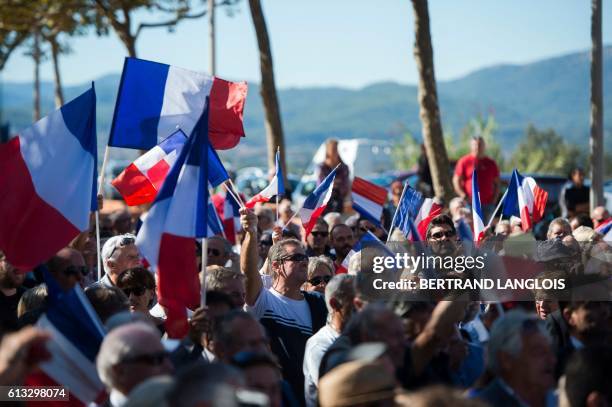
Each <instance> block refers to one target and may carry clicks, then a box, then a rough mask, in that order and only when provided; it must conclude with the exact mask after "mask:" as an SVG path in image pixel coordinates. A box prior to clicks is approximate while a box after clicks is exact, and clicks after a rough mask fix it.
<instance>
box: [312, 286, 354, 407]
mask: <svg viewBox="0 0 612 407" xmlns="http://www.w3.org/2000/svg"><path fill="white" fill-rule="evenodd" d="M354 298H355V282H354V276H350V275H348V274H338V275H337V276H335V277H334V278H332V279H331V281H330V282H329V283H327V286H326V287H325V305H326V306H327V311H328V313H329V314H328V318H327V324H326V325H325V326H324V327H323V328H321V329H319V331H318V332H317V333H316V334H314V335H313V336H311V337H310V339H308V341H307V342H306V352H305V353H304V367H303V370H304V397H305V399H306V405H307V406H309V407H310V406H313V407H316V406H317V392H318V387H319V386H318V382H319V365H320V364H321V359H322V358H323V355H324V354H325V351H327V349H328V348H329V347H330V346H331V344H332V343H334V341H335V340H336V339H337V338H338V336H340V332H342V330H343V329H344V326H345V325H346V324H347V323H348V321H349V319H350V318H351V315H353V299H354Z"/></svg>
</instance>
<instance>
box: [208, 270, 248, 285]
mask: <svg viewBox="0 0 612 407" xmlns="http://www.w3.org/2000/svg"><path fill="white" fill-rule="evenodd" d="M241 279H244V274H242V273H241V272H240V271H238V270H235V269H231V268H227V267H221V266H208V267H206V288H207V289H208V290H221V289H223V287H225V282H226V281H228V280H241Z"/></svg>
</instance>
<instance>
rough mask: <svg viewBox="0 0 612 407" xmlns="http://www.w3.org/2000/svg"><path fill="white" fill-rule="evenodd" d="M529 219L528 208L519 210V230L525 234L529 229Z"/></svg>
mask: <svg viewBox="0 0 612 407" xmlns="http://www.w3.org/2000/svg"><path fill="white" fill-rule="evenodd" d="M531 226H532V225H531V217H530V216H529V208H527V207H526V206H525V207H523V208H521V229H523V232H527V231H528V230H530V229H531Z"/></svg>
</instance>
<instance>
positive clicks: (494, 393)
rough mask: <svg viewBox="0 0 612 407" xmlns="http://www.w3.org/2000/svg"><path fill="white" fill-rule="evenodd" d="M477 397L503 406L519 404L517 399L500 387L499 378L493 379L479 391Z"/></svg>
mask: <svg viewBox="0 0 612 407" xmlns="http://www.w3.org/2000/svg"><path fill="white" fill-rule="evenodd" d="M477 397H478V398H479V399H481V400H485V401H487V402H489V403H490V404H491V405H494V406H501V407H504V406H518V405H519V404H518V401H517V400H516V399H515V398H514V397H512V395H510V394H508V392H507V391H506V390H505V389H504V388H503V387H502V385H501V383H500V381H499V379H495V380H493V381H492V382H491V383H489V384H488V385H487V386H486V387H485V388H484V389H482V391H481V392H480V393H478V395H477Z"/></svg>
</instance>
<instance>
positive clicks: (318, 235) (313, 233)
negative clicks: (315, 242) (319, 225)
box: [310, 232, 329, 237]
mask: <svg viewBox="0 0 612 407" xmlns="http://www.w3.org/2000/svg"><path fill="white" fill-rule="evenodd" d="M310 234H311V235H312V237H327V236H328V235H329V233H327V232H310Z"/></svg>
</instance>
